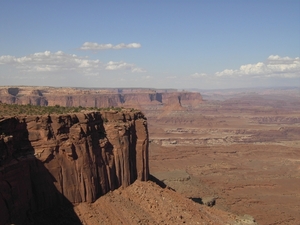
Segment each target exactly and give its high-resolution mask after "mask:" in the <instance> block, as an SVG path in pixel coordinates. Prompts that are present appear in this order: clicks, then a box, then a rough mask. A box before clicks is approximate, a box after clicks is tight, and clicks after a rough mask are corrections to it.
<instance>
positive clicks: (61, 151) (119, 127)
mask: <svg viewBox="0 0 300 225" xmlns="http://www.w3.org/2000/svg"><path fill="white" fill-rule="evenodd" d="M0 134H2V135H1V137H0V208H1V210H0V224H7V223H21V222H22V221H23V220H24V218H26V216H28V213H30V212H35V211H37V210H43V209H46V208H49V207H52V206H54V205H55V204H58V203H60V202H63V201H64V200H68V201H69V202H71V203H78V202H93V201H95V200H96V199H97V198H98V197H99V196H101V195H103V194H105V193H107V192H108V191H110V190H114V189H116V188H118V187H120V186H123V187H126V186H128V185H129V184H131V183H133V182H134V181H135V180H136V179H138V180H142V181H144V180H147V179H148V176H149V166H148V131H147V121H146V119H145V117H144V115H143V114H142V113H141V112H129V111H127V112H117V111H104V112H101V113H100V112H89V113H78V114H66V115H51V116H27V117H13V118H6V119H2V120H1V121H0Z"/></svg>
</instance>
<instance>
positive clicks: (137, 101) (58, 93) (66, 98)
mask: <svg viewBox="0 0 300 225" xmlns="http://www.w3.org/2000/svg"><path fill="white" fill-rule="evenodd" d="M0 101H1V102H2V103H7V104H23V105H25V104H32V105H41V106H47V105H49V106H54V105H60V106H67V107H71V106H75V107H77V106H82V107H98V108H103V107H111V106H114V107H132V108H139V109H144V108H147V107H150V108H153V107H156V108H157V107H158V108H159V107H163V106H168V107H170V105H172V106H175V107H177V108H178V107H179V108H180V107H181V106H183V107H192V106H195V105H197V104H200V103H202V102H203V100H202V96H201V94H200V93H198V92H185V91H182V92H180V91H176V90H173V89H166V90H158V89H157V90H156V89H134V88H133V89H80V88H52V87H0Z"/></svg>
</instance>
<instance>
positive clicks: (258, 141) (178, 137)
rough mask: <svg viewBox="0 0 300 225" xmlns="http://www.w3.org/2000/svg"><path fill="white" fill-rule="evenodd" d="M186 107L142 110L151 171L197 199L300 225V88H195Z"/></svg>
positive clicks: (270, 223)
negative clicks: (197, 92) (196, 101)
mask: <svg viewBox="0 0 300 225" xmlns="http://www.w3.org/2000/svg"><path fill="white" fill-rule="evenodd" d="M202 94H203V98H204V100H205V102H204V103H202V104H201V105H199V106H198V107H197V108H194V109H193V110H185V111H164V112H163V113H158V112H157V111H154V110H152V111H151V110H148V111H146V116H147V117H148V123H149V133H150V171H151V173H152V174H153V175H154V176H155V177H157V178H158V179H160V180H162V181H163V182H164V183H165V184H166V185H168V186H170V187H172V188H173V189H175V190H176V191H177V192H179V193H182V194H183V195H184V196H186V197H188V198H191V199H193V200H194V201H196V202H201V201H206V199H212V198H214V199H216V201H215V203H216V204H215V206H214V208H217V209H221V210H224V211H227V212H231V213H235V214H237V215H244V214H249V215H251V216H253V217H254V218H255V220H256V221H257V222H258V224H262V225H275V224H295V225H296V224H300V213H299V212H300V189H299V187H300V139H299V137H300V98H299V97H300V92H299V89H296V90H293V91H291V90H280V91H279V90H268V91H265V90H260V91H258V92H257V93H253V92H250V93H248V92H240V91H237V90H236V91H235V92H234V91H223V92H219V91H210V92H206V93H205V92H204V93H203V92H202Z"/></svg>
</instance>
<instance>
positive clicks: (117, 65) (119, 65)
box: [105, 61, 146, 73]
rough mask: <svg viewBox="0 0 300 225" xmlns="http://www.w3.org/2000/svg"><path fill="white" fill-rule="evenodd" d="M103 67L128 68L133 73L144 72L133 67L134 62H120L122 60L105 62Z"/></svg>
mask: <svg viewBox="0 0 300 225" xmlns="http://www.w3.org/2000/svg"><path fill="white" fill-rule="evenodd" d="M105 69H106V70H130V71H131V72H134V73H141V72H146V71H145V70H144V69H142V68H137V67H135V65H134V64H129V63H126V62H122V61H121V62H113V61H109V62H108V63H107V64H106V67H105Z"/></svg>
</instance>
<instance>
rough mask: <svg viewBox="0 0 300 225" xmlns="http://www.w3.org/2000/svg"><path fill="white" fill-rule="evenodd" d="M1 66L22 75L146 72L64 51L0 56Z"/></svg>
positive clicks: (126, 65) (133, 67)
mask: <svg viewBox="0 0 300 225" xmlns="http://www.w3.org/2000/svg"><path fill="white" fill-rule="evenodd" d="M0 65H6V66H10V67H12V68H14V69H16V70H17V71H19V72H22V73H36V72H39V73H42V72H65V71H69V72H76V73H79V74H82V75H95V74H97V73H99V72H101V71H104V70H126V71H129V72H133V73H136V72H145V70H144V69H142V68H139V67H136V66H135V65H134V64H131V63H126V62H122V61H121V62H113V61H109V62H108V63H103V62H100V60H98V59H97V60H92V59H89V58H87V57H79V56H77V55H74V54H67V53H64V52H62V51H58V52H55V53H52V52H50V51H45V52H38V53H34V54H31V55H27V56H24V57H15V56H10V55H3V56H0Z"/></svg>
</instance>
